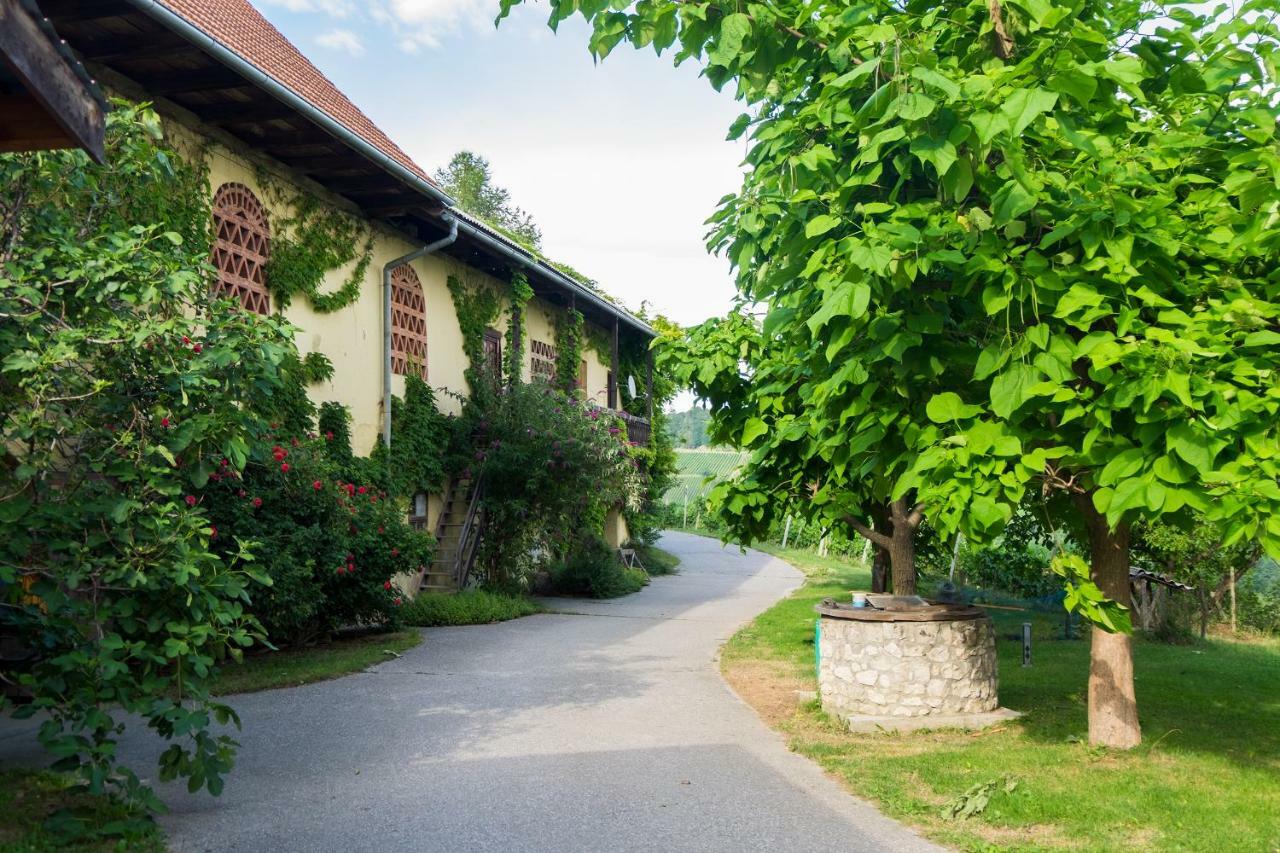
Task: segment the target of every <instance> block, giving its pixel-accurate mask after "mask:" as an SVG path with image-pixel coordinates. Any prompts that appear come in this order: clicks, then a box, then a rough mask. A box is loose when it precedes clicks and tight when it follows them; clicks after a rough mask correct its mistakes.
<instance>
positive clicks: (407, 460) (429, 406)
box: [369, 376, 453, 498]
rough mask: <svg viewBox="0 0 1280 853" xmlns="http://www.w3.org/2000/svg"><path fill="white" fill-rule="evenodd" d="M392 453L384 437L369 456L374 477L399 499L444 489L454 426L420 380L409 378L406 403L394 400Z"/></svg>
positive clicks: (429, 389)
mask: <svg viewBox="0 0 1280 853" xmlns="http://www.w3.org/2000/svg"><path fill="white" fill-rule="evenodd" d="M391 434H392V435H393V436H395V440H394V441H393V442H392V443H391V453H390V454H388V453H387V450H386V445H385V444H383V443H382V439H381V437H379V439H378V443H377V445H376V446H375V447H374V449H373V453H371V454H370V455H369V467H370V475H371V476H376V477H378V478H379V480H380V481H381V482H384V483H386V486H387V491H388V492H390V494H391V495H392V496H393V497H395V498H412V497H413V495H415V494H417V493H418V492H427V493H435V492H439V491H440V489H441V488H442V487H443V486H444V480H445V471H444V466H445V457H446V455H447V453H448V450H449V442H450V440H451V438H452V436H453V424H452V423H451V422H450V420H449V418H447V417H445V416H444V415H442V414H441V413H440V410H439V409H438V408H436V397H435V392H434V391H432V390H431V386H429V385H428V384H427V383H426V382H424V381H422V379H421V378H420V377H418V376H407V377H405V382H404V399H403V400H402V399H400V398H399V397H393V398H392V399H391Z"/></svg>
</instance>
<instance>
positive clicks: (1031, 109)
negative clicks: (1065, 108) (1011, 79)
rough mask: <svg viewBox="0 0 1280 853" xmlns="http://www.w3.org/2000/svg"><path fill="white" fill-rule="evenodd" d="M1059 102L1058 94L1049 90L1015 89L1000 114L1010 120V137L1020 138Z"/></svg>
mask: <svg viewBox="0 0 1280 853" xmlns="http://www.w3.org/2000/svg"><path fill="white" fill-rule="evenodd" d="M1057 102H1058V94H1057V92H1050V91H1049V90H1048V89H1040V88H1036V89H1015V90H1014V92H1013V94H1011V95H1010V96H1009V97H1008V99H1007V100H1005V102H1004V103H1003V104H1002V105H1001V106H1000V112H1001V113H1002V114H1003V115H1004V116H1005V118H1007V119H1008V120H1009V133H1010V135H1012V136H1014V137H1018V136H1021V135H1022V132H1023V131H1024V130H1026V129H1027V128H1028V127H1029V126H1030V125H1031V123H1032V122H1033V121H1035V120H1036V119H1037V118H1039V117H1040V116H1041V115H1043V114H1044V113H1047V112H1048V111H1049V110H1051V109H1053V105H1054V104H1056V103H1057Z"/></svg>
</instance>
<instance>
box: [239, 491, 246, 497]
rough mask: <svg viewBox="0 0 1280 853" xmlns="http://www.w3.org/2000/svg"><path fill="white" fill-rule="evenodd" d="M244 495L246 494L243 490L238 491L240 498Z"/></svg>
mask: <svg viewBox="0 0 1280 853" xmlns="http://www.w3.org/2000/svg"><path fill="white" fill-rule="evenodd" d="M246 494H247V492H245V490H244V489H241V490H240V497H244V496H245V495H246Z"/></svg>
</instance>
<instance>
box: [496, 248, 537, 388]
mask: <svg viewBox="0 0 1280 853" xmlns="http://www.w3.org/2000/svg"><path fill="white" fill-rule="evenodd" d="M532 298H533V288H532V287H531V286H530V285H529V279H528V278H527V277H526V276H525V274H524V273H522V272H516V273H512V274H511V308H510V310H509V311H508V315H509V316H510V318H511V322H509V323H507V352H506V355H505V357H504V358H503V361H502V370H503V373H504V374H505V375H506V379H507V385H508V386H512V385H518V384H519V383H520V381H521V379H522V378H523V375H522V374H523V367H524V338H525V334H524V327H525V322H524V309H525V306H526V305H528V304H529V300H530V299H532Z"/></svg>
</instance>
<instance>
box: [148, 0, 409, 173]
mask: <svg viewBox="0 0 1280 853" xmlns="http://www.w3.org/2000/svg"><path fill="white" fill-rule="evenodd" d="M160 2H161V3H163V4H164V5H165V6H168V7H169V8H170V9H171V10H173V11H174V12H176V13H177V14H179V15H181V16H182V17H184V18H186V19H187V20H188V21H190V22H191V23H192V24H194V25H195V26H197V27H199V28H200V29H202V30H204V31H205V32H206V33H208V34H209V35H210V36H212V37H213V38H215V39H217V40H218V41H219V42H221V43H222V44H223V45H225V46H226V47H228V48H230V49H231V50H233V51H235V52H236V53H238V54H239V55H240V56H241V57H242V58H243V59H245V60H247V61H249V62H251V63H253V64H254V65H256V66H257V67H258V68H260V69H262V70H263V71H264V72H266V73H267V74H269V75H271V76H272V77H274V78H275V79H276V80H277V81H279V82H280V83H283V84H284V85H285V86H288V87H289V88H290V89H292V90H293V91H294V92H295V93H296V94H298V95H299V96H301V97H302V98H305V99H306V100H307V101H309V102H310V103H312V104H314V105H315V106H316V107H319V108H320V109H321V110H323V111H324V112H326V113H328V114H329V116H330V117H331V118H333V119H334V120H335V121H338V122H339V123H341V124H342V125H344V126H345V127H346V128H347V129H349V130H350V131H352V132H353V133H355V134H357V135H358V136H360V137H362V138H363V139H364V140H365V141H366V142H368V143H369V144H370V145H372V146H374V147H375V148H377V149H378V150H379V151H381V152H382V153H383V154H386V155H387V156H388V157H390V158H391V159H393V160H395V161H396V162H397V163H399V164H400V165H402V166H404V167H405V168H406V169H408V170H410V171H411V172H413V173H414V174H415V175H417V176H418V177H420V178H423V179H425V180H428V181H430V180H431V179H430V178H429V177H428V176H427V174H426V173H425V172H423V171H422V169H421V168H420V167H419V166H418V164H417V163H415V162H413V160H411V159H409V155H408V154H405V153H404V152H403V151H402V150H400V146H398V145H396V144H395V143H394V142H392V141H391V138H390V137H389V136H387V135H386V134H385V133H383V132H382V131H381V130H380V129H379V128H378V126H377V125H375V124H374V123H373V122H372V121H370V120H369V117H368V116H366V115H365V114H364V113H363V112H361V111H360V108H359V107H357V106H356V105H355V104H353V103H352V102H351V100H350V99H349V98H348V97H347V96H346V95H344V94H342V92H340V91H338V87H337V86H335V85H333V83H332V82H331V81H330V80H329V78H327V77H325V76H324V75H323V74H321V73H320V69H318V68H316V67H315V66H314V65H312V64H311V61H310V60H308V59H307V58H306V57H305V56H303V55H302V52H301V51H299V50H298V49H297V48H296V47H294V46H293V43H292V42H290V41H289V40H288V39H287V38H285V37H284V35H283V34H281V32H280V31H279V30H277V29H276V28H275V27H274V26H272V24H271V22H270V21H268V20H267V19H266V18H264V17H262V14H261V13H260V12H258V10H257V9H255V8H253V6H252V5H251V4H250V3H249V2H248V0H160Z"/></svg>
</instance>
